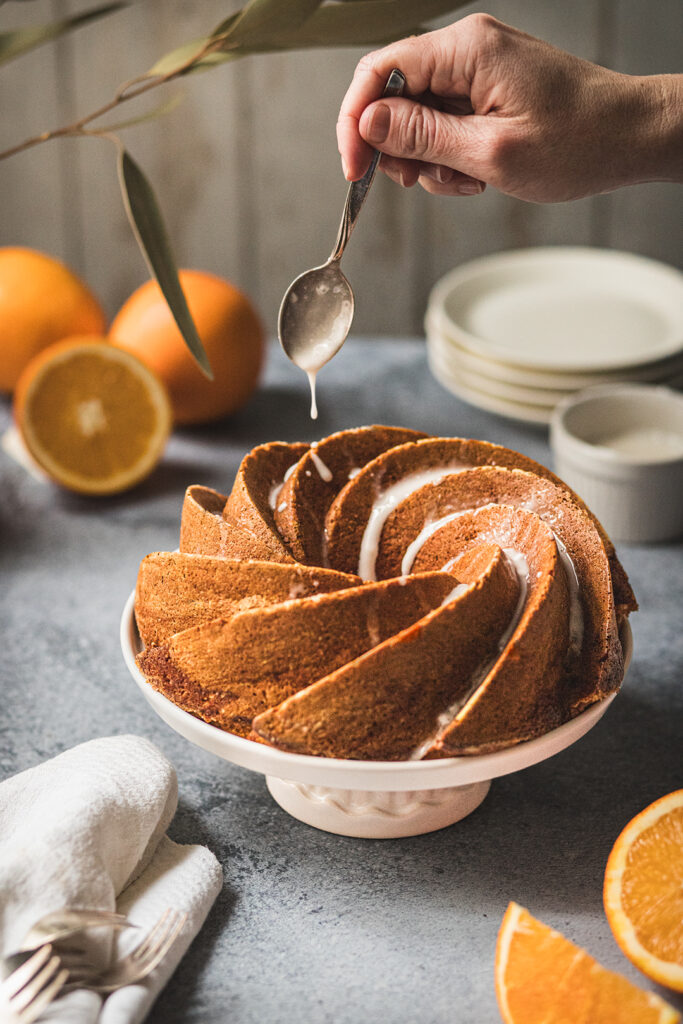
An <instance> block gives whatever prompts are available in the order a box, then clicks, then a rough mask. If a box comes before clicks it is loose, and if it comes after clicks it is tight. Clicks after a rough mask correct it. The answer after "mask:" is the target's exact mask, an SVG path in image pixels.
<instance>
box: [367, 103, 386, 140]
mask: <svg viewBox="0 0 683 1024" xmlns="http://www.w3.org/2000/svg"><path fill="white" fill-rule="evenodd" d="M390 123H391V111H390V110H389V107H388V106H387V105H386V103H378V104H377V105H376V107H375V108H374V110H373V111H372V113H371V114H370V120H369V121H368V124H367V128H366V134H365V138H366V140H367V141H368V142H374V143H375V144H377V143H379V142H384V140H385V139H386V137H387V135H388V134H389V125H390Z"/></svg>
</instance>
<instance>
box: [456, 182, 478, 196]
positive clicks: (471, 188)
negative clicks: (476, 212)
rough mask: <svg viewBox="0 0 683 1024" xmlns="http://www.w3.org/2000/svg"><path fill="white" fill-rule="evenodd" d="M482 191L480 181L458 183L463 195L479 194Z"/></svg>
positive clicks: (459, 190)
mask: <svg viewBox="0 0 683 1024" xmlns="http://www.w3.org/2000/svg"><path fill="white" fill-rule="evenodd" d="M482 191H483V189H482V187H481V182H480V181H463V182H462V183H461V184H460V185H458V192H459V193H460V195H461V196H478V195H479V193H480V192H482Z"/></svg>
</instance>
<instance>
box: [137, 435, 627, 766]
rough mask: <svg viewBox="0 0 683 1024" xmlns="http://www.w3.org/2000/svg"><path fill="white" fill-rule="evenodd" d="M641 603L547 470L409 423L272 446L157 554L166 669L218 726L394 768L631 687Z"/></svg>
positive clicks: (156, 665)
mask: <svg viewBox="0 0 683 1024" xmlns="http://www.w3.org/2000/svg"><path fill="white" fill-rule="evenodd" d="M636 607H637V605H636V602H635V599H634V596H633V593H632V591H631V588H630V586H629V583H628V579H627V577H626V574H625V572H624V570H623V568H622V567H621V564H620V563H619V560H618V558H617V556H616V554H615V552H614V548H613V547H612V544H611V542H610V541H609V538H608V537H607V536H606V534H605V532H604V530H603V529H602V527H601V526H600V524H599V523H598V522H597V520H596V519H595V518H594V516H592V515H591V513H590V512H589V510H588V509H587V508H586V507H585V505H584V504H583V503H582V502H581V500H580V499H579V498H578V497H577V495H575V494H574V493H573V492H572V491H571V490H570V489H569V488H568V487H567V486H566V484H564V483H563V482H562V481H561V480H559V479H558V478H557V477H555V476H554V475H553V474H552V473H551V472H550V471H549V470H547V469H546V468H545V467H543V466H541V465H539V464H538V463H536V462H534V461H532V460H531V459H529V458H527V457H526V456H523V455H521V454H519V453H518V452H514V451H512V450H510V449H507V448H503V447H501V446H499V445H493V444H489V443H488V442H485V441H476V440H467V439H463V438H436V437H429V436H426V435H424V434H420V433H418V432H416V431H412V430H405V429H402V428H398V427H384V426H371V427H361V428H358V429H356V430H345V431H341V432H340V433H337V434H333V435H331V436H330V437H327V438H325V439H323V440H322V441H320V442H318V443H314V444H311V445H309V444H286V443H283V442H273V443H271V444H265V445H260V446H258V447H257V448H254V449H253V450H252V451H251V452H250V453H249V454H248V455H247V456H246V457H245V458H244V459H243V461H242V464H241V466H240V468H239V470H238V473H237V477H236V479H235V482H234V485H233V488H232V490H231V492H230V495H229V496H227V497H226V496H224V495H221V494H218V493H217V492H215V491H212V490H210V489H208V488H205V487H202V486H199V485H195V486H193V487H190V488H189V489H188V491H187V493H186V496H185V501H184V504H183V513H182V521H181V534H180V551H179V552H176V553H168V552H160V553H155V554H152V555H149V556H147V558H145V559H144V560H143V562H142V565H141V567H140V573H139V576H138V585H137V592H136V606H135V609H136V616H137V621H138V626H139V629H140V634H141V637H142V639H143V641H144V643H145V645H146V647H145V650H144V651H143V653H142V654H141V655H140V656H139V659H138V663H139V665H140V667H141V669H142V671H143V672H144V674H145V676H146V678H147V679H148V681H149V682H150V683H151V685H152V686H154V687H155V688H156V689H158V690H160V691H161V692H162V693H164V694H166V696H168V697H170V699H172V700H174V701H175V702H176V703H177V704H179V705H180V706H181V707H182V708H184V709H186V710H188V711H190V712H191V713H192V714H195V715H198V716H199V717H201V718H203V719H205V720H206V721H208V722H210V723H212V724H214V725H216V726H217V727H219V728H222V729H227V730H229V731H232V732H235V733H237V734H239V735H241V736H245V737H248V738H250V739H252V740H254V741H258V742H264V743H269V744H271V745H274V746H277V747H280V748H282V749H284V750H288V751H293V752H298V753H306V754H314V755H319V756H325V757H339V758H358V759H374V760H402V759H408V758H415V759H418V758H436V757H449V756H460V755H467V754H477V753H483V752H486V751H491V750H497V749H500V748H502V747H506V746H510V745H512V744H515V743H519V742H522V741H524V740H527V739H531V738H532V737H534V736H538V735H541V734H542V733H544V732H547V731H548V730H550V729H552V728H554V727H555V726H557V725H560V724H561V723H562V722H565V721H567V720H568V719H570V718H572V717H573V716H575V715H577V714H579V713H580V712H581V711H583V710H584V709H585V708H586V707H587V706H588V705H589V704H591V703H593V702H594V701H597V700H601V699H603V698H604V697H605V696H607V695H608V694H610V693H612V692H613V691H614V690H616V689H617V688H618V687H619V685H620V683H621V679H622V676H623V652H622V648H621V643H620V639H619V626H620V624H621V622H622V621H623V619H624V618H625V616H626V615H628V613H629V612H630V611H632V610H634V609H635V608H636Z"/></svg>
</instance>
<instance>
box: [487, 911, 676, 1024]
mask: <svg viewBox="0 0 683 1024" xmlns="http://www.w3.org/2000/svg"><path fill="white" fill-rule="evenodd" d="M496 995H497V997H498V1004H499V1006H500V1010H501V1014H502V1017H503V1020H504V1021H506V1024H676V1022H677V1021H680V1016H679V1015H678V1014H677V1013H676V1012H675V1011H674V1010H672V1009H671V1008H670V1007H669V1006H667V1004H666V1003H664V1002H663V1000H661V999H659V997H658V996H656V995H654V994H653V993H649V992H644V991H642V990H641V989H639V988H637V987H636V986H635V985H633V984H631V982H630V981H628V980H627V979H626V978H623V977H622V976H621V975H619V974H615V973H614V972H612V971H608V970H607V969H606V968H604V967H602V966H601V965H600V964H599V963H598V962H597V961H596V960H594V959H593V958H592V957H591V956H589V955H588V953H586V952H585V950H583V949H581V948H580V947H579V946H576V945H574V943H573V942H570V941H569V940H568V939H566V938H565V937H564V936H563V935H561V934H560V933H559V932H556V931H554V930H553V929H551V928H548V927H547V926H546V925H544V924H543V923H542V922H541V921H537V920H535V919H534V918H533V917H532V916H531V914H529V913H528V911H526V910H524V908H522V907H517V906H516V905H515V904H510V906H509V907H508V910H507V912H506V914H505V917H504V918H503V923H502V925H501V929H500V933H499V936H498V947H497V951H496Z"/></svg>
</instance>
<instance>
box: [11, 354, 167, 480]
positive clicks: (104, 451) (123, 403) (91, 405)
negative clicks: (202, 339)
mask: <svg viewBox="0 0 683 1024" xmlns="http://www.w3.org/2000/svg"><path fill="white" fill-rule="evenodd" d="M14 415H15V420H16V423H17V427H18V429H19V432H20V434H21V437H22V439H23V441H24V444H25V445H26V447H27V449H28V451H29V453H30V455H31V456H32V457H33V459H34V460H35V461H36V462H37V463H38V465H39V466H40V467H41V469H43V470H44V471H45V472H46V473H47V474H48V476H50V477H51V478H52V479H53V480H55V481H56V482H57V483H59V484H62V485H63V486H64V487H67V488H69V489H70V490H73V491H78V492H80V493H82V494H115V493H117V492H118V491H123V490H126V489H127V488H129V487H132V486H133V485H134V484H136V483H138V482H139V481H140V480H142V479H143V478H144V477H145V476H147V474H148V473H150V472H151V471H152V469H153V468H154V466H155V465H156V463H157V462H158V460H159V458H160V457H161V454H162V452H163V449H164V445H165V443H166V440H167V438H168V435H169V432H170V429H171V407H170V403H169V400H168V396H167V394H166V391H165V389H164V386H163V384H161V382H160V381H159V380H158V378H157V377H156V376H155V375H154V374H153V373H152V371H150V370H148V369H147V367H146V366H144V364H143V363H141V362H140V360H139V359H137V358H135V356H132V355H130V354H129V353H128V352H123V351H122V350H121V349H118V348H115V347H114V346H113V345H109V344H107V342H106V341H105V340H104V339H102V338H97V337H83V338H69V339H66V340H64V341H60V342H57V344H55V345H50V346H49V348H46V349H44V350H43V351H42V352H41V353H40V354H39V355H37V356H36V357H35V358H34V359H32V360H31V362H30V363H29V364H28V365H27V366H26V367H25V369H24V371H23V372H22V374H21V377H20V378H19V382H18V384H17V388H16V392H15V396H14Z"/></svg>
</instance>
